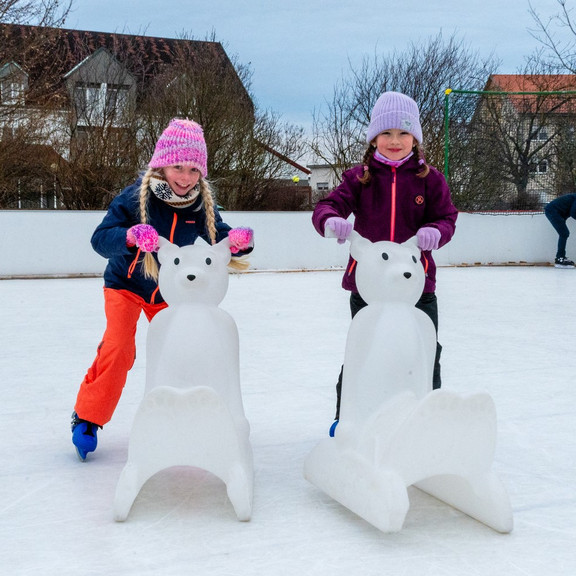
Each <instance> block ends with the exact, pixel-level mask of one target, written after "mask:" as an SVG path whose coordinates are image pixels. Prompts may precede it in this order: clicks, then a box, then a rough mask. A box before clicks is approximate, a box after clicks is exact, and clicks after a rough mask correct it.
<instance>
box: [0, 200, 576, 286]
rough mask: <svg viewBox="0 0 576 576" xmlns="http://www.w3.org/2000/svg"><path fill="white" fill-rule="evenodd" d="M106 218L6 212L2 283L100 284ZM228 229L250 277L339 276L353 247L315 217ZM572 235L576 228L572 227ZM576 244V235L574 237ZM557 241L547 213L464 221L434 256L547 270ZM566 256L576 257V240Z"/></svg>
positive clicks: (257, 216) (1, 221)
mask: <svg viewBox="0 0 576 576" xmlns="http://www.w3.org/2000/svg"><path fill="white" fill-rule="evenodd" d="M104 214H105V213H104V212H101V211H68V210H66V211H64V210H62V211H56V210H0V242H1V244H0V245H1V246H2V249H3V256H2V259H1V260H0V279H9V278H69V277H94V276H100V275H101V274H102V272H103V271H104V267H105V265H106V260H105V259H104V258H102V257H101V256H99V255H98V254H96V253H95V252H94V251H93V250H92V247H91V245H90V237H91V235H92V232H93V231H94V229H95V228H96V226H97V225H98V224H99V223H100V222H101V221H102V218H103V217H104ZM222 217H223V219H224V221H225V222H227V223H228V224H230V226H233V227H235V226H249V227H251V228H253V229H254V238H255V248H254V252H253V253H252V254H251V255H250V264H251V271H253V272H261V271H305V270H330V269H341V268H343V267H344V266H346V263H347V261H348V245H347V244H338V243H337V242H335V241H334V240H330V239H323V238H322V237H320V236H319V235H318V234H317V232H316V231H315V230H314V228H313V226H312V223H311V212H222ZM568 227H569V229H570V230H571V232H574V230H575V228H576V222H575V221H574V220H573V219H569V220H568ZM573 236H574V234H573ZM556 242H557V235H556V232H555V231H554V229H553V228H552V226H551V225H550V224H549V222H548V220H547V219H546V217H545V216H544V214H543V213H534V212H530V213H524V214H523V213H508V214H489V215H488V214H471V213H461V214H460V215H459V217H458V222H457V225H456V234H455V235H454V238H453V239H452V241H451V242H450V243H449V244H447V245H446V246H444V247H443V248H441V249H440V250H438V251H437V252H435V256H434V257H435V260H436V262H437V264H438V266H488V265H491V266H501V265H524V266H535V265H549V264H551V263H552V262H553V259H554V255H555V251H556ZM568 256H569V257H571V258H574V257H576V247H575V246H574V244H573V240H572V237H571V238H570V239H569V240H568Z"/></svg>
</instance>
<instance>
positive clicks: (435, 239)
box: [416, 226, 440, 250]
mask: <svg viewBox="0 0 576 576" xmlns="http://www.w3.org/2000/svg"><path fill="white" fill-rule="evenodd" d="M416 238H417V239H418V248H420V250H438V244H439V243H440V230H438V229H436V228H432V227H430V226H425V227H424V228H420V230H418V232H416Z"/></svg>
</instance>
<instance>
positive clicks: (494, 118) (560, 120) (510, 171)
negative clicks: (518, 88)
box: [444, 89, 576, 212]
mask: <svg viewBox="0 0 576 576" xmlns="http://www.w3.org/2000/svg"><path fill="white" fill-rule="evenodd" d="M444 108H445V109H444V132H445V148H444V173H445V175H446V177H447V179H448V183H449V184H450V189H451V191H452V197H453V200H454V203H455V204H456V206H457V207H458V209H459V210H462V211H470V212H494V211H496V212H506V211H540V210H542V208H543V206H544V205H545V204H546V203H548V202H549V201H550V200H552V199H553V198H556V197H557V196H561V195H563V194H567V193H569V192H574V190H575V188H576V187H575V182H576V135H575V130H576V92H574V91H570V92H568V91H566V92H477V91H467V90H451V89H448V90H446V95H445V107H444Z"/></svg>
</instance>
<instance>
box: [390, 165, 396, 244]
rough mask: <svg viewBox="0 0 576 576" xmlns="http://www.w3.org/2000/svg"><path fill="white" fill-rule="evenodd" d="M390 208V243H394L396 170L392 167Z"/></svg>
mask: <svg viewBox="0 0 576 576" xmlns="http://www.w3.org/2000/svg"><path fill="white" fill-rule="evenodd" d="M391 204H392V205H391V208H390V242H394V236H395V234H396V168H395V167H394V166H392V191H391Z"/></svg>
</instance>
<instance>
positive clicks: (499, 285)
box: [0, 267, 576, 576]
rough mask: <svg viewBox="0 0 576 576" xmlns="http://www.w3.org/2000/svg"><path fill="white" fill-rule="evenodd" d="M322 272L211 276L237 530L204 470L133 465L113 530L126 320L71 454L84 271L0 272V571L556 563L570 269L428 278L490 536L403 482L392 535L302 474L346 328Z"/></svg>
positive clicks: (575, 530)
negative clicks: (475, 395) (77, 448)
mask: <svg viewBox="0 0 576 576" xmlns="http://www.w3.org/2000/svg"><path fill="white" fill-rule="evenodd" d="M340 276H341V273H340V272H337V271H330V272H307V273H252V274H244V275H240V276H233V277H232V278H231V282H230V288H229V291H228V295H227V296H226V299H225V300H224V302H223V304H222V307H223V308H224V309H226V310H227V311H229V312H230V313H231V314H232V315H233V316H234V318H235V320H236V323H237V324H238V328H239V332H240V341H241V373H242V386H243V394H244V405H245V409H246V415H247V417H248V419H249V421H250V423H251V427H252V434H251V441H252V447H253V450H254V463H255V500H254V510H253V517H252V520H251V521H250V522H247V523H242V522H238V520H237V519H236V516H235V514H234V510H233V508H232V506H231V504H230V502H229V500H228V498H227V496H226V492H225V486H224V484H223V483H222V482H221V481H220V480H218V479H217V478H215V477H214V476H211V475H210V474H208V473H206V472H203V471H201V470H199V469H187V468H175V469H170V470H166V471H164V472H161V473H159V474H158V475H157V476H155V477H153V478H152V479H151V480H150V481H149V482H148V483H147V484H146V485H145V486H144V488H143V489H142V491H141V492H140V494H139V496H138V498H137V500H136V502H135V504H134V506H133V508H132V511H131V513H130V515H129V517H128V519H127V521H126V522H124V523H115V522H114V521H113V519H112V503H113V498H114V491H115V487H116V483H117V481H118V478H119V475H120V472H121V470H122V468H123V466H124V464H125V461H126V456H127V444H128V437H129V433H130V427H131V422H132V418H133V416H134V413H135V410H136V407H137V406H138V403H139V401H140V399H141V396H142V392H143V385H144V367H145V346H144V342H145V337H146V322H145V321H144V320H142V323H141V325H140V328H139V333H138V346H139V348H138V351H139V352H138V358H137V360H136V364H135V366H134V368H133V370H132V372H131V373H130V375H129V379H128V383H127V385H126V389H125V392H124V395H123V397H122V399H121V401H120V404H119V406H118V409H117V411H116V414H115V416H114V418H113V420H112V422H111V423H110V424H108V425H107V426H106V427H105V428H104V430H102V431H100V434H99V446H98V450H97V451H96V453H94V454H92V455H90V456H89V459H88V460H87V461H86V462H85V463H82V462H80V461H79V460H78V459H77V457H76V454H75V452H74V449H73V446H72V443H71V440H70V430H69V417H70V413H71V412H72V408H73V404H74V400H75V396H76V392H77V388H78V385H79V383H80V381H81V379H82V377H83V375H84V372H85V370H86V369H87V368H88V366H89V364H90V363H91V362H92V359H93V356H94V353H95V350H96V346H97V344H98V342H99V339H100V337H101V334H102V330H103V327H104V314H103V310H102V295H101V285H102V282H101V280H100V279H65V280H6V281H0V299H1V301H2V312H1V330H2V345H1V347H0V390H1V393H2V394H1V398H2V401H1V403H0V428H1V439H0V462H1V467H0V501H1V503H2V504H1V506H2V507H1V510H2V512H1V514H0V565H1V567H2V568H1V573H2V574H6V575H7V576H16V575H17V576H20V575H34V576H37V575H38V574H42V575H46V576H66V575H73V576H78V575H80V574H82V575H83V576H87V575H99V576H100V575H117V574H118V575H135V576H136V575H137V576H143V575H148V574H149V575H154V576H165V575H170V576H172V575H173V576H182V575H186V574H190V575H194V576H205V575H206V576H208V575H210V576H224V575H225V576H232V575H238V576H251V575H254V576H268V575H274V576H276V575H290V576H292V575H294V576H302V575H306V576H315V575H326V576H328V575H329V576H332V575H335V574H346V575H362V576H366V575H369V576H371V575H378V576H381V575H391V576H392V575H393V576H412V575H418V576H422V575H430V576H462V575H466V576H500V575H506V576H527V575H528V576H550V575H555V576H556V575H558V576H560V575H562V576H564V575H566V576H569V575H572V574H576V354H575V348H576V320H575V318H576V299H575V298H574V294H575V287H576V270H557V269H554V268H550V267H548V268H546V267H535V268H532V267H503V268H441V269H440V270H439V287H438V292H437V293H438V297H439V302H440V340H441V342H442V344H443V346H444V353H443V363H442V365H443V385H444V387H445V388H449V389H453V390H456V391H459V392H468V391H470V392H473V391H479V390H487V391H488V392H489V393H490V394H491V395H492V397H493V398H494V400H495V403H496V407H497V410H498V421H499V432H498V447H497V452H496V461H495V464H494V469H495V471H496V472H497V473H498V475H499V476H500V478H501V479H502V481H503V482H504V484H505V486H506V488H507V490H508V492H509V495H510V499H511V502H512V506H513V510H514V523H515V526H514V530H513V532H512V533H511V534H508V535H502V534H498V533H496V532H494V531H493V530H491V529H490V528H488V527H486V526H484V525H482V524H480V523H478V522H476V521H475V520H472V519H471V518H469V517H467V516H464V515H463V514H461V513H460V512H458V511H456V510H454V509H452V508H450V507H448V506H447V505H445V504H443V503H441V502H439V501H437V500H435V499H433V498H432V497H430V496H427V495H425V494H424V493H422V492H420V491H418V490H417V489H415V488H411V489H410V500H411V507H410V511H409V512H408V515H407V518H406V522H405V525H404V528H403V530H402V531H401V532H399V533H395V534H384V533H382V532H380V531H378V530H377V529H376V528H374V527H373V526H371V525H370V524H368V523H367V522H365V521H364V520H362V519H361V518H359V517H357V516H356V515H354V514H353V513H351V512H349V511H348V510H346V509H345V508H343V507H342V506H341V505H339V504H338V503H337V502H335V501H334V500H332V499H331V498H329V497H328V496H327V495H325V494H324V493H322V492H320V491H319V490H318V489H317V488H315V487H314V486H313V485H311V484H309V483H308V482H306V480H304V478H303V476H302V466H303V461H304V459H305V457H306V456H307V455H308V453H309V452H310V450H311V449H312V448H313V446H314V445H315V444H316V443H317V442H318V440H319V439H321V438H323V437H325V436H326V435H327V433H328V428H329V426H330V424H331V422H332V416H333V410H334V384H335V380H336V377H337V374H338V370H339V366H340V363H341V361H342V358H343V352H344V343H345V338H346V331H347V328H348V324H349V311H348V300H347V293H345V292H344V291H343V290H342V289H341V288H340ZM185 346H186V343H185V342H183V343H182V348H183V351H184V350H185ZM214 370H215V373H217V371H218V367H217V366H215V367H214Z"/></svg>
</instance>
